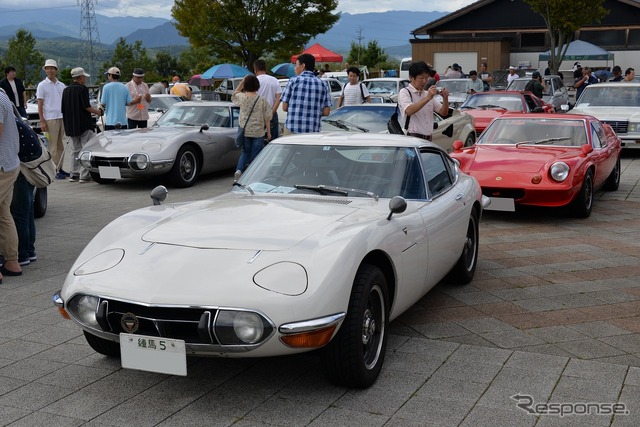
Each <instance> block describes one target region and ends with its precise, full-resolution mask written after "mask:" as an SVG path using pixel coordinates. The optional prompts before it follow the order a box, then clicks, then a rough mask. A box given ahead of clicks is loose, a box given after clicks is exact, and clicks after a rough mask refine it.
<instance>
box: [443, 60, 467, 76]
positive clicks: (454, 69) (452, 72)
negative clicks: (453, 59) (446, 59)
mask: <svg viewBox="0 0 640 427" xmlns="http://www.w3.org/2000/svg"><path fill="white" fill-rule="evenodd" d="M442 78H443V79H462V78H464V75H463V74H462V71H461V68H460V65H458V64H456V63H454V64H453V65H452V66H451V67H447V69H446V70H445V72H444V76H442Z"/></svg>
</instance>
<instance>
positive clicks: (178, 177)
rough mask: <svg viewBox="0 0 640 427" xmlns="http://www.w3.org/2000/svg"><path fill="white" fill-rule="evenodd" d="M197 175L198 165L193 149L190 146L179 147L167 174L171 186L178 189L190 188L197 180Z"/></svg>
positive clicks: (198, 171)
mask: <svg viewBox="0 0 640 427" xmlns="http://www.w3.org/2000/svg"><path fill="white" fill-rule="evenodd" d="M199 173H200V164H199V163H198V154H197V153H196V151H195V149H194V148H193V147H192V146H190V145H185V146H183V147H181V148H180V150H179V151H178V155H177V156H176V161H175V162H174V163H173V167H172V168H171V171H170V172H169V175H170V179H171V182H172V183H173V185H175V186H176V187H179V188H186V187H191V186H192V185H193V184H195V182H196V180H197V179H198V174H199Z"/></svg>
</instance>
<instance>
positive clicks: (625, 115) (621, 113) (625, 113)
mask: <svg viewBox="0 0 640 427" xmlns="http://www.w3.org/2000/svg"><path fill="white" fill-rule="evenodd" d="M570 112H571V113H572V114H588V115H590V116H594V117H597V118H598V119H600V120H616V121H627V120H628V121H630V122H640V108H639V107H590V106H585V107H579V106H578V107H575V108H574V109H573V110H571V111H570Z"/></svg>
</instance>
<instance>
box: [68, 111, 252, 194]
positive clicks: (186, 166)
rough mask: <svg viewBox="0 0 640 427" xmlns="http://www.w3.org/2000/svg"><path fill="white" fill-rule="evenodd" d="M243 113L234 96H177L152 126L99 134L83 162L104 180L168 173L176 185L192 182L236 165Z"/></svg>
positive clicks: (82, 155) (88, 146) (85, 150)
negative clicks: (206, 98)
mask: <svg viewBox="0 0 640 427" xmlns="http://www.w3.org/2000/svg"><path fill="white" fill-rule="evenodd" d="M238 115H239V110H238V107H236V106H235V105H233V104H232V103H230V102H224V101H184V102H176V103H175V104H173V105H172V106H171V107H170V108H169V110H167V112H166V113H165V114H164V115H163V116H162V117H160V118H159V119H158V121H157V122H156V125H155V126H153V127H151V128H145V129H130V130H120V129H116V130H109V131H106V132H102V133H100V134H98V135H97V136H95V137H94V138H92V139H91V140H90V141H89V142H88V143H87V144H86V145H85V146H84V148H83V150H82V151H81V152H80V154H79V159H80V163H81V164H82V166H83V167H84V168H86V169H88V170H89V173H90V174H91V178H93V180H94V181H96V182H97V183H99V184H109V183H112V182H114V181H115V180H117V179H121V178H134V177H148V176H157V175H167V176H168V178H169V179H170V181H171V182H172V183H173V185H175V186H177V187H189V186H191V185H193V184H194V183H195V182H196V181H197V179H198V177H199V176H200V175H201V174H204V173H210V172H215V171H220V170H226V169H231V168H234V167H235V166H236V163H237V161H238V158H239V156H240V150H239V149H238V148H236V146H235V143H234V140H235V136H236V133H237V126H238Z"/></svg>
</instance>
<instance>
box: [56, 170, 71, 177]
mask: <svg viewBox="0 0 640 427" xmlns="http://www.w3.org/2000/svg"><path fill="white" fill-rule="evenodd" d="M58 173H61V174H62V175H64V176H65V178H69V177H70V176H71V174H70V173H69V172H65V171H64V170H63V169H60V170H59V171H58Z"/></svg>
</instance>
